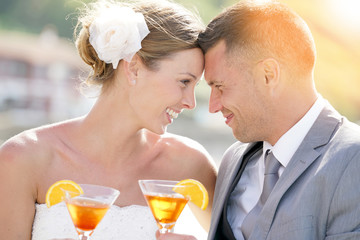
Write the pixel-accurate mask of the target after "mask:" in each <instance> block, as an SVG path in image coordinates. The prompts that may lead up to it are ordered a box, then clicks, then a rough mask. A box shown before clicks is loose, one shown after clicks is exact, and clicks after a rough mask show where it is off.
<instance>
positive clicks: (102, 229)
mask: <svg viewBox="0 0 360 240" xmlns="http://www.w3.org/2000/svg"><path fill="white" fill-rule="evenodd" d="M156 230H157V225H156V222H155V219H154V217H153V215H152V213H151V211H150V209H149V208H148V207H147V206H139V205H130V206H127V207H118V206H115V205H113V206H112V207H111V208H110V209H109V211H108V212H107V213H106V215H105V217H104V219H103V220H102V221H101V222H100V223H99V225H98V226H97V228H96V229H95V231H94V233H93V235H92V239H93V240H115V239H116V240H125V239H126V240H129V239H131V240H153V239H155V232H156ZM175 232H177V233H185V234H190V235H193V236H195V237H197V239H199V240H204V239H206V238H207V233H206V232H205V231H204V229H203V228H202V227H201V226H200V224H199V223H198V222H197V220H196V218H195V217H194V215H193V214H192V212H191V211H190V208H189V207H188V206H186V207H185V209H184V211H183V212H182V213H181V215H180V217H179V219H178V221H177V223H176V225H175ZM65 238H70V239H78V236H77V233H76V230H75V227H74V225H73V223H72V221H71V218H70V215H69V212H68V210H67V208H66V205H65V203H64V202H62V203H59V204H56V205H54V206H52V207H51V208H47V206H46V205H45V204H36V214H35V218H34V223H33V230H32V240H50V239H65Z"/></svg>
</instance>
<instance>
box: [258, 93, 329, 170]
mask: <svg viewBox="0 0 360 240" xmlns="http://www.w3.org/2000/svg"><path fill="white" fill-rule="evenodd" d="M324 106H325V100H324V99H323V98H322V96H320V95H319V96H318V98H317V100H316V101H315V103H314V104H313V106H312V107H311V108H310V109H309V111H308V112H307V113H306V114H305V115H304V116H303V117H302V118H301V119H300V120H299V121H298V122H297V123H296V124H295V125H294V126H293V127H292V128H290V129H289V130H288V131H287V132H286V133H285V134H284V135H282V136H281V138H280V139H279V140H278V141H277V142H276V143H275V145H274V146H272V145H271V144H270V143H268V142H266V141H264V143H263V157H264V155H265V152H266V150H267V149H270V150H271V151H272V152H273V154H274V156H275V157H276V159H277V160H278V161H279V162H280V163H281V165H282V166H283V167H286V166H287V165H288V163H289V162H290V159H291V158H292V156H293V155H294V153H295V152H296V150H297V149H298V148H299V146H300V144H301V142H302V141H303V140H304V138H305V136H306V134H307V133H308V132H309V130H310V128H311V126H312V125H313V124H314V122H315V120H316V119H317V117H318V116H319V114H320V112H321V110H322V109H323V108H324Z"/></svg>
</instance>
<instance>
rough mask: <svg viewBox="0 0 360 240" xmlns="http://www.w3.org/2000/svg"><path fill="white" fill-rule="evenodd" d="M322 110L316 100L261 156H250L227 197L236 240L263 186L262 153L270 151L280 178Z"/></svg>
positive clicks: (322, 106) (323, 103) (228, 215)
mask: <svg viewBox="0 0 360 240" xmlns="http://www.w3.org/2000/svg"><path fill="white" fill-rule="evenodd" d="M324 106H325V100H324V99H323V98H322V97H321V96H319V97H318V99H317V100H316V102H315V103H314V104H313V106H312V107H311V108H310V109H309V111H308V112H307V113H306V114H305V115H304V117H303V118H301V119H300V120H299V121H298V122H297V123H296V124H295V125H294V126H293V127H292V128H290V129H289V130H288V131H287V132H286V133H285V134H284V135H283V136H281V138H280V139H279V140H278V141H277V142H276V144H275V145H274V146H272V145H271V144H270V143H268V142H264V143H263V144H264V145H263V151H262V153H261V154H260V153H259V154H257V155H254V157H252V159H251V161H250V162H249V163H248V164H247V165H246V167H245V169H244V172H243V173H242V175H241V178H240V180H239V182H238V184H237V185H236V187H235V189H234V191H233V192H232V193H231V195H230V198H229V202H228V206H227V212H228V214H227V218H228V222H229V223H230V226H231V228H232V230H233V233H234V236H235V238H236V239H238V240H242V239H244V237H243V235H242V232H241V230H240V227H241V224H242V222H243V221H244V218H245V216H246V215H247V214H248V213H249V212H250V211H251V209H252V208H253V207H254V206H255V205H256V203H257V202H258V200H259V198H260V195H261V192H262V188H263V182H264V171H265V160H264V155H265V152H266V150H267V149H270V150H271V151H272V152H273V154H274V156H275V157H276V159H277V160H278V161H279V162H280V163H281V167H280V169H279V176H281V174H282V172H283V171H284V169H285V168H286V166H287V165H288V163H289V161H290V160H291V158H292V156H293V155H294V153H295V152H296V150H297V149H298V148H299V146H300V144H301V142H302V141H303V140H304V138H305V136H306V134H307V133H308V132H309V130H310V128H311V126H312V125H313V124H314V122H315V120H316V119H317V117H318V116H319V114H320V112H321V110H322V109H323V108H324Z"/></svg>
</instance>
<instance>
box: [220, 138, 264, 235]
mask: <svg viewBox="0 0 360 240" xmlns="http://www.w3.org/2000/svg"><path fill="white" fill-rule="evenodd" d="M262 146H263V142H257V143H256V144H255V145H254V146H253V147H252V148H251V149H250V150H249V151H248V152H247V153H246V154H245V155H244V157H243V160H242V162H241V165H240V168H239V170H238V173H237V174H236V177H235V179H234V180H233V183H232V184H231V186H230V188H229V192H228V194H227V196H226V197H225V202H224V206H223V212H222V215H221V217H220V220H219V224H218V227H217V230H216V234H215V239H216V240H218V239H219V240H225V239H232V240H235V237H234V234H233V231H232V229H231V226H230V224H229V222H228V220H227V205H228V201H229V197H230V195H231V193H232V191H233V190H234V188H235V186H236V185H237V184H238V182H239V179H240V177H241V174H242V173H243V171H244V169H245V166H246V164H247V163H248V162H249V161H250V159H251V158H252V157H253V156H254V155H255V154H256V153H257V152H258V151H260V150H261V149H262Z"/></svg>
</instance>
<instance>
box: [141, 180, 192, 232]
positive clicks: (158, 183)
mask: <svg viewBox="0 0 360 240" xmlns="http://www.w3.org/2000/svg"><path fill="white" fill-rule="evenodd" d="M177 183H178V182H177V181H167V180H139V185H140V188H141V191H142V193H143V194H144V197H145V199H146V202H147V204H148V206H149V207H150V209H151V212H152V213H153V215H154V218H155V220H156V223H157V225H158V227H159V230H160V233H161V234H163V233H167V232H171V231H172V229H173V227H174V226H175V223H176V221H177V219H178V218H179V216H180V214H181V212H182V211H183V209H184V207H185V206H186V204H187V202H188V201H189V198H186V197H184V196H183V195H181V194H179V193H176V192H174V191H173V189H174V187H175V186H176V184H177ZM180 187H181V188H182V187H187V186H176V188H180Z"/></svg>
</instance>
